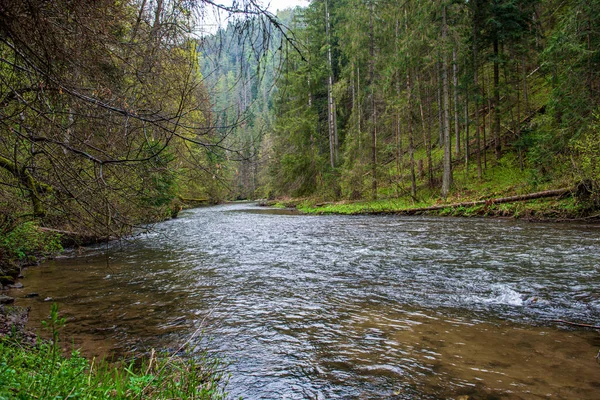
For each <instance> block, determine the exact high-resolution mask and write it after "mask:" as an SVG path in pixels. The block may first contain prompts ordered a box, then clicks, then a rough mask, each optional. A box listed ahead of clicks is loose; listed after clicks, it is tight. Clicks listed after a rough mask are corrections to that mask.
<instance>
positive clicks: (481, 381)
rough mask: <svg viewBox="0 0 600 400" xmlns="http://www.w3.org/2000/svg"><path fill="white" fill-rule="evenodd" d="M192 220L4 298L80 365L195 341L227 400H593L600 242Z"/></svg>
mask: <svg viewBox="0 0 600 400" xmlns="http://www.w3.org/2000/svg"><path fill="white" fill-rule="evenodd" d="M259 210H260V209H258V208H256V207H253V206H250V205H228V206H220V207H213V208H204V209H197V210H191V211H187V212H185V213H183V214H182V215H181V218H179V219H177V220H173V221H168V222H166V223H164V224H160V225H159V226H157V227H156V229H155V230H154V231H153V232H151V233H149V234H146V235H142V236H141V237H140V238H139V239H138V240H136V241H135V242H133V243H126V244H117V243H115V244H112V245H111V246H110V248H109V249H108V250H106V249H104V248H102V247H99V248H89V249H85V250H84V251H83V253H82V254H79V255H77V256H73V257H69V258H66V259H60V260H55V261H53V262H49V263H47V264H45V265H44V266H42V267H39V268H33V269H30V270H28V271H26V277H25V279H24V280H23V283H24V285H25V289H21V290H20V291H13V292H12V295H15V296H20V297H23V296H25V295H26V294H27V293H30V292H36V293H39V295H40V296H39V297H37V298H32V299H25V298H20V299H19V303H20V304H21V305H28V306H31V307H32V314H31V319H32V320H39V319H41V318H42V317H44V316H45V315H47V313H48V309H49V303H50V302H49V301H47V302H44V299H46V298H52V299H53V301H55V302H57V303H58V304H59V306H60V307H61V310H62V311H63V313H65V314H66V315H67V317H68V325H67V330H68V331H67V335H70V336H72V337H73V338H74V339H73V340H74V342H75V344H76V345H77V346H83V347H84V349H85V350H86V352H87V353H89V354H107V353H109V354H117V355H121V354H124V353H127V352H131V351H137V352H139V351H147V350H149V349H151V348H167V349H174V348H176V347H177V346H178V345H179V344H180V343H182V342H183V341H185V340H186V339H187V338H188V337H189V336H190V335H191V334H192V333H193V332H194V331H196V329H198V328H199V327H202V326H203V327H204V337H205V338H211V341H210V343H209V344H208V345H209V346H210V347H211V348H212V349H214V350H215V351H218V352H219V353H221V354H223V355H225V356H226V357H227V358H228V359H229V360H230V361H231V368H230V369H231V372H232V379H231V383H230V386H229V390H230V392H231V394H232V397H233V398H235V397H237V396H239V395H243V396H244V397H246V398H250V399H254V398H281V397H282V396H285V397H286V398H297V399H303V398H324V399H325V398H334V397H338V398H379V397H389V398H399V399H410V398H431V399H435V398H460V396H466V395H469V396H471V398H523V399H529V398H546V397H547V396H551V397H552V398H564V399H572V398H582V399H595V398H598V397H599V396H600V365H598V364H596V362H595V359H594V356H595V355H596V353H597V351H598V348H599V347H600V339H599V337H598V335H597V333H596V332H591V331H583V330H578V331H573V330H569V329H565V328H561V327H556V326H555V324H553V323H551V322H550V320H552V319H556V318H561V319H571V320H577V321H587V322H592V323H595V322H597V321H598V320H599V319H600V294H599V293H598V291H597V289H596V288H597V287H598V283H599V280H600V278H599V274H598V272H599V271H600V258H599V256H598V254H600V251H599V250H600V240H599V235H598V233H599V231H598V230H597V229H596V228H595V227H577V226H569V225H548V224H525V223H519V222H514V221H498V220H477V219H470V220H466V219H453V218H430V217H391V216H390V217H381V216H356V217H340V216H326V217H313V216H303V215H295V214H286V213H284V214H281V213H279V212H278V213H274V214H273V213H263V212H262V211H259Z"/></svg>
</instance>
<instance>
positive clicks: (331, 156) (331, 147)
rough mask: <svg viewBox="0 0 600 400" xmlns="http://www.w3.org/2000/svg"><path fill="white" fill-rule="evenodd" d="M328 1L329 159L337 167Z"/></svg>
mask: <svg viewBox="0 0 600 400" xmlns="http://www.w3.org/2000/svg"><path fill="white" fill-rule="evenodd" d="M328 3H329V2H328V1H325V21H326V23H325V30H326V35H327V68H328V75H329V76H328V79H327V105H328V107H327V116H328V118H327V121H328V126H329V161H330V163H331V168H335V165H336V163H337V141H338V139H337V126H336V125H337V123H336V115H335V114H336V111H335V102H334V101H333V65H332V59H331V37H330V34H331V33H330V31H331V27H330V23H329V8H328Z"/></svg>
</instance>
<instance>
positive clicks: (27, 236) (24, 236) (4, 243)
mask: <svg viewBox="0 0 600 400" xmlns="http://www.w3.org/2000/svg"><path fill="white" fill-rule="evenodd" d="M0 248H2V249H3V251H4V253H5V254H7V255H8V257H9V258H14V259H18V260H22V259H24V258H26V257H27V256H50V255H53V254H56V253H59V252H61V251H62V246H61V243H60V234H58V233H52V232H44V231H41V230H40V229H39V228H38V225H37V223H36V222H34V221H28V222H24V223H21V224H18V225H16V226H15V227H14V228H13V229H12V230H10V231H9V232H4V233H0Z"/></svg>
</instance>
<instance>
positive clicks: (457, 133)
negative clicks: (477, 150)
mask: <svg viewBox="0 0 600 400" xmlns="http://www.w3.org/2000/svg"><path fill="white" fill-rule="evenodd" d="M452 80H453V83H454V136H455V137H456V139H455V141H456V142H455V144H456V154H457V156H458V154H460V123H459V118H458V63H457V62H456V45H455V46H454V47H453V48H452Z"/></svg>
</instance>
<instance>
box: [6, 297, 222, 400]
mask: <svg viewBox="0 0 600 400" xmlns="http://www.w3.org/2000/svg"><path fill="white" fill-rule="evenodd" d="M64 322H65V321H64V319H63V318H60V317H59V314H58V308H57V306H56V305H53V306H52V309H51V313H50V318H49V320H48V321H46V324H45V326H46V328H47V329H48V330H49V331H50V333H51V337H52V339H51V340H50V341H48V342H38V343H37V345H35V346H34V347H28V346H26V345H24V344H23V343H21V342H19V341H18V340H17V339H14V338H4V339H2V340H0V399H224V398H225V397H226V392H225V386H226V384H227V379H228V377H227V375H226V374H225V372H224V371H223V363H222V361H221V360H220V359H219V358H217V357H215V356H213V355H209V354H208V353H207V352H205V351H200V352H196V351H194V356H191V353H190V356H186V357H181V356H167V355H157V354H156V353H154V352H153V353H152V354H151V355H150V356H149V357H146V358H143V359H138V360H133V361H130V362H122V363H120V364H118V365H116V366H115V364H110V363H108V362H105V361H101V362H98V361H97V360H96V359H93V360H91V361H90V360H88V359H86V358H85V357H83V356H82V355H81V354H80V353H79V352H78V351H73V352H71V354H70V355H68V356H65V355H63V354H62V350H61V347H60V345H59V339H60V337H59V331H60V329H61V328H62V326H63V325H64Z"/></svg>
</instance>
